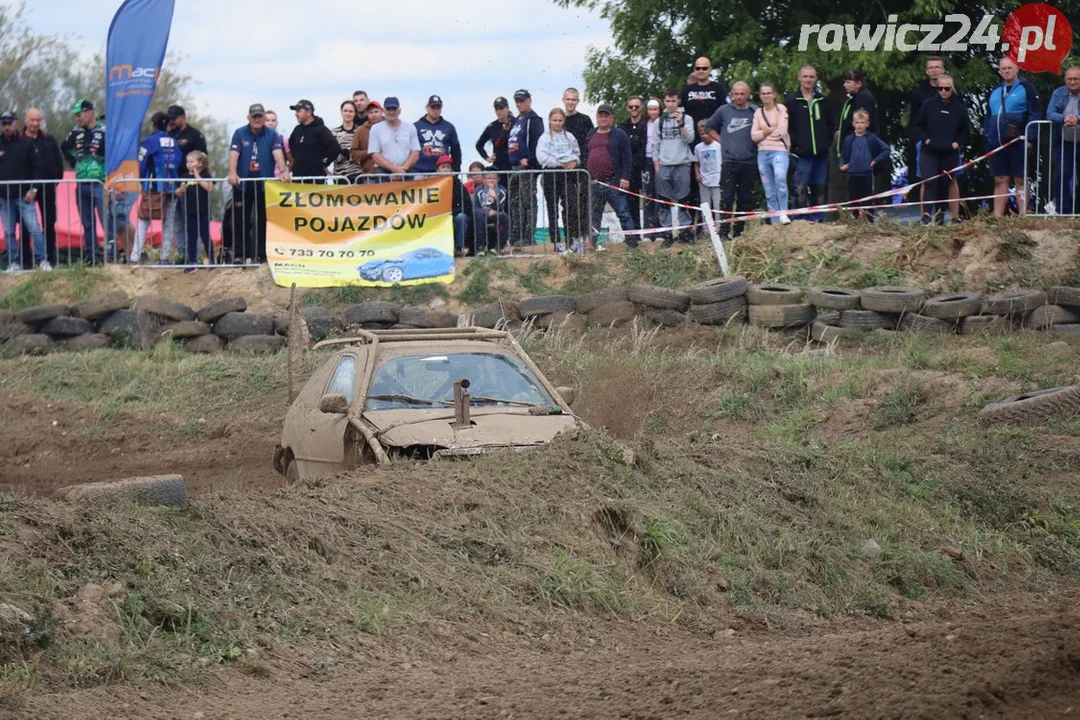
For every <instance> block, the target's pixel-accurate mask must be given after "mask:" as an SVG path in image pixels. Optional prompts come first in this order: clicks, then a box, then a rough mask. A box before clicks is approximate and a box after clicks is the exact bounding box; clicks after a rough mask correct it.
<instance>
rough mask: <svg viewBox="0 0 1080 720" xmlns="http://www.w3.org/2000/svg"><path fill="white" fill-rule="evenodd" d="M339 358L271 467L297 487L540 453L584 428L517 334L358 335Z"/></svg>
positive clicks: (314, 383) (318, 379) (306, 394)
mask: <svg viewBox="0 0 1080 720" xmlns="http://www.w3.org/2000/svg"><path fill="white" fill-rule="evenodd" d="M322 348H329V349H330V350H331V351H332V352H331V354H330V355H329V356H328V357H327V360H326V362H324V363H323V364H322V365H321V366H320V367H319V369H318V370H316V371H315V373H314V374H313V375H312V376H311V379H309V380H308V382H307V384H306V385H305V386H304V388H303V390H301V392H300V394H299V395H298V396H297V397H296V400H295V401H294V402H293V404H292V407H291V408H289V412H288V414H287V415H286V416H285V427H284V429H283V430H282V433H281V444H280V445H278V446H277V447H276V448H275V449H274V469H276V470H277V471H278V472H279V473H281V474H282V475H284V476H285V477H286V478H288V479H289V480H292V481H295V480H300V479H303V478H307V477H313V476H316V475H323V474H327V473H333V472H338V471H341V470H348V469H351V468H354V467H357V466H358V465H367V464H380V463H386V462H392V461H395V460H399V459H401V460H438V459H443V458H462V457H468V456H470V455H475V454H478V453H485V452H493V451H500V450H520V449H527V448H535V447H539V446H542V445H544V444H546V443H548V442H550V441H551V439H552V438H554V437H555V436H556V435H558V434H559V433H560V432H563V431H565V430H568V429H570V428H573V427H575V426H576V425H578V424H579V423H580V420H579V419H578V418H577V417H576V416H575V415H574V413H573V411H572V410H571V409H570V403H571V402H573V391H572V390H570V389H569V388H555V387H553V386H552V385H551V383H550V382H548V380H547V378H545V377H544V375H543V373H541V372H540V370H539V368H537V367H536V365H535V364H534V363H533V362H532V360H531V359H530V358H529V356H528V355H527V354H526V353H525V351H524V350H522V349H521V347H520V346H519V345H518V344H517V342H516V341H515V340H514V338H513V337H512V336H511V335H510V333H506V332H500V331H496V330H485V329H482V328H448V329H443V330H380V331H360V332H359V334H358V335H357V336H356V337H349V338H341V339H335V340H324V341H323V342H320V343H318V344H317V345H315V347H314V348H313V351H317V350H319V349H322Z"/></svg>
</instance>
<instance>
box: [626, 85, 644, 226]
mask: <svg viewBox="0 0 1080 720" xmlns="http://www.w3.org/2000/svg"><path fill="white" fill-rule="evenodd" d="M626 112H627V113H628V114H629V117H628V118H626V119H625V120H623V121H622V123H621V124H620V125H619V129H620V130H622V131H623V132H624V133H626V136H627V137H629V138H630V162H631V169H630V192H632V193H636V194H638V195H640V194H641V173H642V171H643V170H645V146H646V145H647V144H648V142H649V121H648V118H646V117H645V101H644V100H643V99H642V97H641V96H640V95H632V96H630V99H629V100H627V101H626ZM628 200H629V203H630V218H631V219H632V220H633V221H634V229H635V230H640V229H641V198H637V197H630V198H628Z"/></svg>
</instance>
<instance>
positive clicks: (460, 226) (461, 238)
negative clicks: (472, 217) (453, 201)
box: [454, 212, 469, 252]
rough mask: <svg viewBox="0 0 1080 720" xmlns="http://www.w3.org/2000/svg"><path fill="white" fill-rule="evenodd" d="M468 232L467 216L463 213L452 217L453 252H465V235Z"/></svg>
mask: <svg viewBox="0 0 1080 720" xmlns="http://www.w3.org/2000/svg"><path fill="white" fill-rule="evenodd" d="M468 230H469V216H468V215H467V214H465V213H463V212H460V213H458V214H456V215H454V250H456V251H457V252H464V251H465V233H466V232H468Z"/></svg>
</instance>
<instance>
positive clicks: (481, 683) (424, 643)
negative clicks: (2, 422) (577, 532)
mask: <svg viewBox="0 0 1080 720" xmlns="http://www.w3.org/2000/svg"><path fill="white" fill-rule="evenodd" d="M735 624H736V625H737V626H742V625H745V623H742V622H739V621H736V622H735ZM576 627H577V628H578V629H577V630H576V631H572V632H573V633H574V634H573V637H567V638H562V637H559V636H558V635H557V634H555V635H552V636H543V637H536V636H530V635H529V634H528V633H523V634H520V635H519V634H515V633H513V632H507V631H502V632H500V631H498V630H492V632H490V633H488V632H485V630H484V628H482V627H463V626H446V627H436V628H428V630H429V631H430V635H429V636H428V637H424V638H417V637H411V636H406V637H394V638H385V639H372V638H369V637H366V636H362V637H360V638H359V639H357V640H356V641H353V642H355V643H357V644H361V645H362V646H363V647H364V650H363V654H364V656H365V657H368V658H370V659H371V664H370V665H368V666H366V667H360V668H343V669H337V670H329V671H326V670H323V671H318V670H317V669H316V668H315V667H313V665H315V663H314V662H309V663H307V664H305V663H304V662H299V661H297V660H296V659H295V658H294V657H287V656H285V655H283V656H281V657H271V658H265V660H264V661H263V664H264V665H265V666H266V667H268V668H269V676H268V677H266V678H260V679H253V678H252V677H250V676H248V675H245V674H241V673H239V672H234V671H231V672H228V673H227V674H224V675H223V676H222V677H221V680H220V681H218V682H214V681H212V682H211V683H210V685H209V687H208V688H207V689H205V690H197V689H190V688H189V689H182V690H163V689H162V688H160V687H144V688H141V689H132V688H117V689H109V688H99V689H95V690H88V691H77V692H73V693H65V694H62V695H53V696H45V697H41V696H38V697H36V698H34V699H33V701H32V704H30V705H28V706H26V707H24V708H23V710H25V711H26V712H27V713H28V714H32V715H34V716H38V717H43V718H69V717H105V716H110V717H115V718H250V717H294V718H295V717H301V718H308V717H318V718H355V717H557V716H563V717H612V718H614V717H675V716H689V717H702V718H707V717H721V716H734V717H850V718H871V717H905V718H913V717H925V718H943V717H964V718H979V717H1009V718H1027V717H1031V718H1047V717H1074V716H1075V715H1076V713H1078V712H1080V591H1076V590H1072V591H1069V592H1068V593H1065V594H1060V595H1057V594H1052V593H1044V594H1041V595H1040V596H1038V597H1036V596H1033V595H1027V594H1019V593H1018V594H1016V595H1012V596H1009V597H1006V598H1000V599H999V600H997V601H995V602H994V603H991V604H985V605H981V606H971V607H965V606H964V605H963V604H961V603H955V604H950V605H947V606H944V607H942V608H940V609H939V610H938V611H937V612H936V613H935V614H934V615H933V616H929V615H926V616H924V617H922V618H920V619H912V620H904V621H893V622H889V621H872V620H862V619H860V620H856V619H849V620H836V621H832V622H830V623H827V624H825V625H824V626H823V627H820V628H818V629H817V630H815V631H813V633H812V634H806V635H801V636H791V635H787V634H783V633H781V632H779V631H773V630H768V629H766V628H760V627H757V628H755V627H753V626H748V627H743V629H741V630H739V631H736V632H734V633H731V632H727V631H723V630H721V631H719V632H717V633H715V634H712V635H711V636H710V635H706V634H704V633H702V632H692V631H686V630H683V629H681V628H679V627H677V626H659V627H645V626H644V625H634V624H633V623H629V622H609V621H596V622H594V623H592V624H591V625H589V626H588V627H587V628H584V629H583V628H581V626H580V625H578V626H576ZM343 642H345V643H346V644H348V643H349V642H350V641H349V640H347V639H345V640H343Z"/></svg>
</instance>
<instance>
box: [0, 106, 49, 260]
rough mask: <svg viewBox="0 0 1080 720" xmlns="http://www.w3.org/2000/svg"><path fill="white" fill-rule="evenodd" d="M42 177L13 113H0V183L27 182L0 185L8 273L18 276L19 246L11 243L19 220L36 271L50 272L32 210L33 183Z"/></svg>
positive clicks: (39, 166) (35, 157) (39, 164)
mask: <svg viewBox="0 0 1080 720" xmlns="http://www.w3.org/2000/svg"><path fill="white" fill-rule="evenodd" d="M42 175H43V172H42V165H41V158H40V157H39V156H38V154H37V151H36V150H35V149H34V146H33V144H32V143H31V142H30V141H29V140H27V139H26V138H24V137H23V136H22V135H20V134H19V124H18V121H17V119H16V117H15V113H14V112H12V111H11V110H8V111H6V112H4V113H3V114H2V115H0V181H12V180H14V181H20V180H27V181H30V182H23V183H16V184H4V185H0V222H2V223H3V226H4V239H5V241H6V245H7V251H8V267H7V272H9V273H18V272H22V264H21V260H20V253H19V250H20V248H19V245H20V243H19V241H18V240H16V239H15V226H16V225H17V224H18V223H19V221H20V220H21V221H22V222H23V224H25V225H26V226H27V227H28V228H29V229H30V237H31V239H32V240H33V241H34V259H35V260H36V261H37V263H38V268H39V269H41V270H46V271H48V270H52V265H51V264H50V263H49V259H48V254H47V253H46V251H45V235H44V234H43V233H42V232H41V224H40V223H39V222H38V216H37V207H36V206H35V202H36V199H37V194H38V191H37V189H36V188H34V184H35V183H34V182H33V181H36V180H41V179H42Z"/></svg>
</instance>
